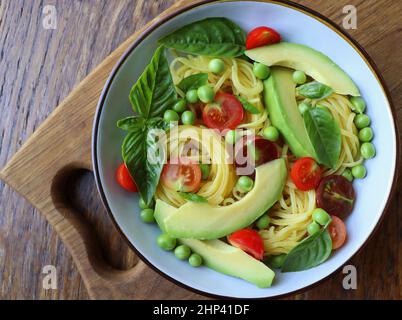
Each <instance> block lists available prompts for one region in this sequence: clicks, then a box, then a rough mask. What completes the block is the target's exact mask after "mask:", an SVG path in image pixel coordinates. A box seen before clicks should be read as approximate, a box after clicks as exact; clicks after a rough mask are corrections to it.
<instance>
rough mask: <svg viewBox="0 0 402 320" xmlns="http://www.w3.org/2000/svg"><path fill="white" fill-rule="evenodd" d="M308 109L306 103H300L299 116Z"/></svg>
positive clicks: (308, 106)
mask: <svg viewBox="0 0 402 320" xmlns="http://www.w3.org/2000/svg"><path fill="white" fill-rule="evenodd" d="M308 109H310V105H309V104H308V103H305V102H302V103H300V104H299V112H300V113H301V114H303V113H305V112H306V111H307V110H308Z"/></svg>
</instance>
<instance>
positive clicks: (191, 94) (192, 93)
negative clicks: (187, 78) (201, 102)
mask: <svg viewBox="0 0 402 320" xmlns="http://www.w3.org/2000/svg"><path fill="white" fill-rule="evenodd" d="M186 99H187V101H188V102H189V103H196V102H197V101H198V93H197V90H196V89H192V90H189V91H187V93H186Z"/></svg>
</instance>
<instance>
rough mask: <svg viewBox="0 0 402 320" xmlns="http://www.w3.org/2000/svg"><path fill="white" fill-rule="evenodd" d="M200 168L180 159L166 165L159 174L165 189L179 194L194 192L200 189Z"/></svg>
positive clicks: (195, 164)
mask: <svg viewBox="0 0 402 320" xmlns="http://www.w3.org/2000/svg"><path fill="white" fill-rule="evenodd" d="M201 178H202V173H201V168H200V166H199V165H198V164H197V163H192V162H191V161H189V160H185V159H180V160H179V161H172V160H170V162H168V163H166V164H165V166H164V167H163V170H162V174H161V181H162V184H164V185H165V186H166V187H167V188H169V189H171V190H174V191H180V192H194V191H197V190H198V189H199V188H200V184H201Z"/></svg>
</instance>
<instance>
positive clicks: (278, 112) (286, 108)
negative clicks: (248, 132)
mask: <svg viewBox="0 0 402 320" xmlns="http://www.w3.org/2000/svg"><path fill="white" fill-rule="evenodd" d="M295 88H296V84H295V83H294V82H293V78H292V71H291V70H290V69H287V68H281V67H272V68H271V76H270V77H269V78H268V79H267V80H265V81H264V102H265V106H266V107H267V109H268V113H269V118H270V120H271V122H272V124H273V125H274V126H275V127H276V128H277V129H278V130H279V131H280V133H281V134H282V136H283V137H284V138H285V140H286V143H287V144H288V145H289V148H290V150H291V151H292V152H293V154H294V155H295V156H296V157H298V158H301V157H312V158H314V159H317V156H316V153H315V150H314V147H313V144H312V143H311V140H310V138H309V136H308V133H307V130H306V127H305V125H304V120H303V117H302V115H301V114H300V112H299V109H298V107H297V102H296V96H295V95H296V93H295V92H296V90H295Z"/></svg>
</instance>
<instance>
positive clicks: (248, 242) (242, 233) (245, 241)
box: [228, 229, 264, 260]
mask: <svg viewBox="0 0 402 320" xmlns="http://www.w3.org/2000/svg"><path fill="white" fill-rule="evenodd" d="M228 241H229V243H230V244H231V245H232V246H235V247H237V248H239V249H241V250H243V251H244V252H247V253H248V254H249V255H251V256H253V257H254V258H256V259H257V260H262V259H263V258H264V242H263V240H262V238H261V236H260V235H259V234H258V232H257V231H255V230H252V229H242V230H239V231H236V232H234V233H232V234H231V235H230V236H228Z"/></svg>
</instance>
